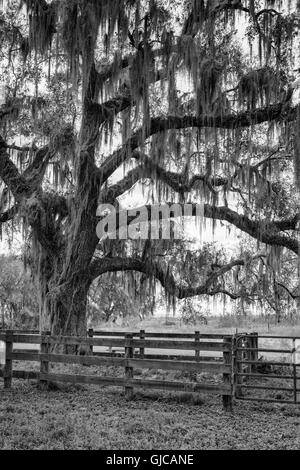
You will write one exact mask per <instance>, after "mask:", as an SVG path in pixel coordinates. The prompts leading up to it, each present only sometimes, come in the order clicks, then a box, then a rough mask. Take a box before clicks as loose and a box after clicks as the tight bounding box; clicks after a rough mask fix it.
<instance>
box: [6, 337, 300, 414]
mask: <svg viewBox="0 0 300 470" xmlns="http://www.w3.org/2000/svg"><path fill="white" fill-rule="evenodd" d="M264 340H268V341H270V342H271V346H269V347H268V346H265V345H261V344H260V342H261V341H264ZM276 340H279V341H281V342H282V341H283V340H287V341H290V342H291V347H290V348H288V347H282V346H280V345H279V347H275V346H274V345H273V341H276ZM0 341H4V342H5V344H6V348H5V361H4V362H5V364H4V367H3V369H1V367H0V377H3V378H4V387H5V388H9V387H11V383H12V379H13V378H19V379H20V378H21V379H37V380H39V382H40V384H41V386H42V387H47V385H48V383H49V382H70V383H85V384H97V385H102V386H104V385H110V386H121V387H124V388H125V391H126V395H127V396H128V397H130V396H132V393H133V390H134V388H147V389H163V390H173V391H181V392H195V393H199V392H207V393H215V394H219V395H221V396H222V400H223V406H224V408H225V409H226V410H231V409H232V402H233V398H236V399H238V400H254V401H267V402H276V401H279V402H280V403H294V404H299V402H300V388H298V387H299V386H298V381H299V380H300V377H299V373H298V374H297V372H300V362H297V360H296V352H297V348H296V342H297V341H299V342H300V337H299V338H297V337H290V336H285V337H279V336H261V335H258V334H257V333H251V334H239V335H232V336H229V335H220V334H213V335H209V334H200V332H198V331H196V332H195V333H163V332H160V333H156V332H146V331H144V330H141V331H139V332H131V333H124V332H120V331H93V330H89V331H88V332H87V337H86V338H78V337H55V336H51V335H50V333H49V332H48V333H43V334H41V335H40V334H37V332H36V331H34V332H32V331H31V332H30V333H28V332H26V333H25V332H22V331H16V330H14V331H6V332H1V331H0ZM20 343H23V344H25V345H26V346H25V347H26V349H24V347H23V349H20V346H19V348H18V347H16V345H17V344H20ZM62 345H65V346H77V347H79V348H80V349H81V350H82V349H83V350H84V352H85V355H78V354H63V353H58V352H56V351H57V348H56V346H60V347H61V346H62ZM31 346H32V348H31ZM104 348H109V351H107V350H104ZM68 352H69V351H68ZM261 354H262V356H260V355H261ZM278 354H280V357H278V359H276V360H274V355H275V357H276V355H278ZM298 354H299V353H298ZM282 355H289V359H288V360H286V359H285V358H283V357H282ZM13 361H20V362H22V361H29V362H31V361H32V362H38V363H39V371H33V370H31V371H30V370H29V371H25V370H19V369H15V368H14V367H13ZM59 363H60V364H79V365H82V366H114V367H119V368H123V373H122V375H121V376H118V377H109V376H98V375H97V376H95V375H94V376H91V375H78V374H71V373H68V374H65V373H54V372H51V368H50V367H49V365H50V364H59ZM264 368H267V373H266V372H262V369H264ZM276 368H277V369H278V368H280V369H281V370H280V373H279V372H276V370H277V369H276ZM137 369H151V370H163V371H165V370H167V371H169V370H175V371H182V372H191V373H193V374H194V373H202V372H205V373H207V372H209V373H213V374H219V375H220V377H219V379H220V380H219V383H218V384H211V383H205V382H203V383H202V382H201V383H199V382H185V381H175V380H172V381H171V380H150V379H142V378H136V377H135V371H136V370H137ZM282 370H286V372H284V373H282ZM266 379H268V381H269V380H270V381H272V379H273V380H274V379H276V380H277V382H275V383H273V384H272V383H271V385H272V386H269V385H268V384H266V383H265V382H266ZM280 380H284V381H287V385H286V383H284V384H283V385H284V386H283V385H280V384H279V385H278V381H280ZM268 383H269V382H268ZM255 390H259V391H260V392H264V391H267V392H268V391H270V392H272V393H273V392H289V393H290V394H291V395H292V396H291V399H289V400H287V399H282V398H281V399H280V400H277V399H275V398H276V397H275V398H274V397H273V396H271V397H270V398H265V397H263V396H262V395H259V396H255V395H253V394H252V395H251V392H252V391H255Z"/></svg>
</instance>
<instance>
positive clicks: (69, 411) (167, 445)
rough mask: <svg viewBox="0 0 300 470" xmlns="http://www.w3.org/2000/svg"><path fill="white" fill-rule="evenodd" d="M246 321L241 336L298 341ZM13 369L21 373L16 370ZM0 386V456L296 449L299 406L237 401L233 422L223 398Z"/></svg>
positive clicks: (230, 328)
mask: <svg viewBox="0 0 300 470" xmlns="http://www.w3.org/2000/svg"><path fill="white" fill-rule="evenodd" d="M247 321H248V324H245V323H246V320H245V323H244V324H242V325H241V326H240V328H239V329H238V330H239V331H248V332H251V331H258V332H260V333H268V334H274V335H294V336H300V326H299V325H294V326H290V325H288V324H286V325H284V324H283V325H280V326H275V325H273V326H271V328H270V326H268V325H266V324H264V323H263V322H261V323H259V322H258V321H256V320H253V319H252V320H247ZM161 323H162V322H161ZM133 326H134V327H133ZM99 327H101V325H99ZM107 329H112V328H111V327H108V328H107ZM114 329H115V330H120V329H122V328H120V327H115V328H114ZM138 329H145V330H148V331H177V332H178V331H180V332H182V331H195V330H200V331H201V332H203V333H204V332H205V333H220V332H224V333H233V332H235V330H236V326H235V325H232V324H230V325H228V324H227V325H226V326H225V325H223V324H222V322H221V319H213V320H212V321H211V322H209V324H208V325H207V326H203V325H196V326H192V327H185V326H181V328H180V329H179V325H178V323H176V325H171V326H166V325H159V324H158V320H157V319H151V320H148V321H146V322H142V323H141V324H138V325H130V324H129V325H127V326H126V328H124V330H127V331H128V330H130V331H133V330H135V331H136V330H138ZM17 366H18V367H19V368H20V364H18V365H17ZM24 366H25V367H24ZM33 366H34V367H35V368H38V363H34V364H24V363H23V364H22V368H30V369H32V368H33ZM57 367H68V368H69V369H68V370H70V368H72V370H71V372H73V373H74V372H75V373H85V374H97V373H102V374H103V373H104V374H106V375H118V374H123V370H119V371H118V369H117V368H106V369H105V370H103V369H102V370H100V371H99V369H97V368H94V367H88V368H83V367H82V366H55V368H57ZM80 368H81V369H82V370H79V369H80ZM83 369H84V370H83ZM135 375H136V376H139V375H142V376H144V377H147V378H151V379H163V378H165V379H169V380H172V379H173V380H183V381H185V380H186V381H191V380H197V381H201V380H205V381H208V382H210V381H211V382H216V381H218V380H221V377H217V376H209V375H208V374H204V375H205V376H201V377H196V378H195V377H192V376H191V373H187V374H185V373H184V372H179V373H177V372H174V371H173V372H163V371H146V370H135ZM1 382H2V381H0V449H109V450H121V449H122V450H123V449H130V450H138V449H157V450H163V449H182V450H188V449H199V450H202V449H222V450H223V449H250V450H256V449H257V450H258V449H267V450H275V449H277V450H284V449H299V448H300V406H295V405H286V404H277V403H276V404H273V403H271V404H262V403H256V402H244V401H239V402H236V403H235V405H234V411H233V413H232V414H230V413H228V412H225V411H224V410H223V408H222V399H221V397H219V396H210V395H209V394H203V395H191V394H184V393H177V394H176V393H167V392H162V391H156V392H148V391H146V390H145V391H139V392H136V393H135V395H134V397H133V399H132V400H130V401H129V400H127V399H126V398H125V396H124V393H123V391H122V389H121V388H114V387H107V388H102V387H96V386H92V385H90V386H81V385H78V386H67V385H65V386H62V385H59V386H58V387H54V389H51V390H50V391H41V390H39V389H38V387H37V385H36V383H34V382H33V381H21V380H13V386H12V389H10V390H4V389H3V384H2V383H1ZM283 398H284V397H283Z"/></svg>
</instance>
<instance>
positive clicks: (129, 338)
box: [125, 333, 134, 399]
mask: <svg viewBox="0 0 300 470" xmlns="http://www.w3.org/2000/svg"><path fill="white" fill-rule="evenodd" d="M133 351H134V348H133V335H132V334H131V333H127V334H125V396H126V398H128V399H130V398H132V395H133V387H132V385H127V382H128V381H129V380H130V379H132V378H133V367H130V366H128V365H127V364H128V361H127V360H126V359H131V358H133Z"/></svg>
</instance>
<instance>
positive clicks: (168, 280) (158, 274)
mask: <svg viewBox="0 0 300 470" xmlns="http://www.w3.org/2000/svg"><path fill="white" fill-rule="evenodd" d="M260 256H262V255H257V256H255V257H254V258H253V259H256V258H257V257H260ZM247 262H248V261H247ZM245 264H246V261H245V260H244V259H237V260H233V261H231V262H230V263H228V264H226V265H224V266H222V267H220V268H219V269H218V270H217V271H215V272H213V273H212V274H211V275H209V276H208V278H207V280H206V281H205V282H204V283H203V284H201V285H199V286H196V287H191V286H182V285H178V284H177V282H176V280H175V278H174V276H173V275H172V274H171V273H170V271H169V270H167V271H165V269H164V268H163V267H162V266H160V265H159V263H157V262H155V261H150V260H149V259H147V261H144V260H142V259H139V258H119V257H116V258H103V259H95V260H94V261H93V262H92V263H91V266H90V269H89V277H90V279H91V280H94V279H96V278H97V277H99V276H101V275H102V274H104V273H107V272H118V271H137V272H140V273H143V274H145V275H146V276H148V277H152V278H155V279H157V280H158V281H160V283H161V285H162V286H163V287H164V288H165V289H166V291H167V292H168V293H169V294H170V295H174V296H175V297H177V298H178V299H184V298H188V297H194V296H197V295H216V294H218V293H223V294H226V295H229V293H228V291H226V290H225V289H224V288H223V287H220V286H218V287H216V286H215V283H216V281H217V280H218V278H220V277H221V276H223V275H224V274H226V273H228V272H229V271H231V270H232V269H233V268H234V267H236V266H244V265H245ZM230 296H231V297H233V298H234V297H235V298H238V297H237V296H236V295H235V294H230Z"/></svg>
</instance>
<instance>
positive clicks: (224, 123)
mask: <svg viewBox="0 0 300 470" xmlns="http://www.w3.org/2000/svg"><path fill="white" fill-rule="evenodd" d="M296 111H297V108H296V107H294V108H291V107H290V106H288V105H287V104H286V103H277V104H274V105H271V106H267V107H265V108H259V109H255V110H253V111H250V112H242V113H239V114H228V115H219V116H205V115H204V116H199V117H196V116H184V117H178V116H169V117H167V118H153V119H151V121H150V125H149V128H148V129H147V131H145V129H140V130H138V131H137V132H136V133H135V134H134V135H133V136H132V137H131V138H130V139H129V140H128V142H127V143H126V145H125V146H123V147H122V148H120V149H119V150H117V151H115V152H114V153H112V154H111V155H110V156H109V157H108V158H107V159H106V160H105V161H104V162H103V164H102V165H101V166H100V168H99V172H98V177H99V180H100V184H102V183H104V182H105V181H106V180H107V179H108V178H109V177H110V176H111V175H112V174H113V173H114V171H115V170H117V168H118V167H119V166H120V165H121V164H122V163H123V162H124V161H125V160H127V159H128V158H131V154H132V152H133V151H134V150H135V149H137V148H138V147H139V146H140V145H141V144H142V143H143V142H144V141H145V139H147V138H149V137H151V136H152V135H154V134H157V133H159V132H166V131H168V130H171V129H185V128H193V127H194V128H198V129H199V128H205V127H210V128H222V129H232V130H233V129H237V128H244V127H250V126H253V125H257V124H262V123H264V122H269V121H273V120H277V119H285V120H286V121H292V120H294V119H295V118H296Z"/></svg>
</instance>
